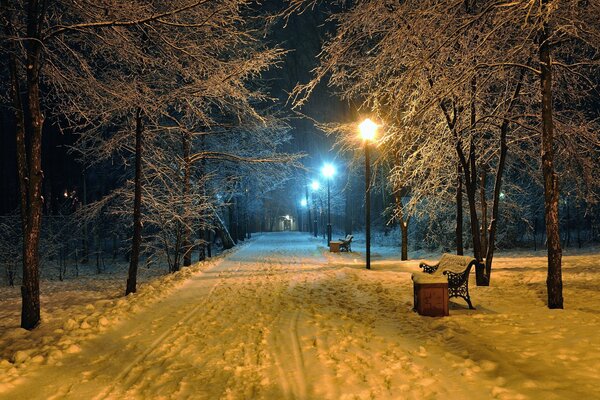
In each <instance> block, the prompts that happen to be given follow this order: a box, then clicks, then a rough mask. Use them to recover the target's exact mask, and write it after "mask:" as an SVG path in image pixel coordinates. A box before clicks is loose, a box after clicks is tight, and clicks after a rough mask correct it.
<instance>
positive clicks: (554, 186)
mask: <svg viewBox="0 0 600 400" xmlns="http://www.w3.org/2000/svg"><path fill="white" fill-rule="evenodd" d="M550 3H551V0H542V6H543V8H544V10H543V11H544V15H545V11H546V10H547V9H548V8H549V5H550ZM550 34H551V33H550V27H549V25H548V23H547V22H544V23H543V26H542V29H541V30H540V48H539V52H540V64H541V65H540V67H541V74H540V84H541V95H542V115H541V117H542V148H541V156H542V173H543V178H544V211H545V219H546V235H547V240H548V276H547V279H546V286H547V288H548V308H563V294H562V271H561V263H562V249H561V246H560V230H559V219H558V196H559V189H558V177H557V175H556V173H555V172H554V125H553V121H552V118H553V115H552V114H553V111H552V100H553V98H552V96H553V95H552V58H551V47H550V46H551V45H550V43H549V38H550Z"/></svg>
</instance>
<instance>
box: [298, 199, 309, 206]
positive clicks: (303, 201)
mask: <svg viewBox="0 0 600 400" xmlns="http://www.w3.org/2000/svg"><path fill="white" fill-rule="evenodd" d="M307 204H308V202H307V201H306V199H302V200H300V205H301V206H302V207H306V205H307Z"/></svg>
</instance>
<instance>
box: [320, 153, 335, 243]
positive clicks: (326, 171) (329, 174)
mask: <svg viewBox="0 0 600 400" xmlns="http://www.w3.org/2000/svg"><path fill="white" fill-rule="evenodd" d="M321 173H322V174H323V176H324V177H325V179H326V180H327V246H328V247H329V244H330V243H331V191H330V188H329V186H330V182H331V178H333V175H335V167H334V166H333V165H332V164H330V163H327V164H325V165H324V166H323V168H322V169H321Z"/></svg>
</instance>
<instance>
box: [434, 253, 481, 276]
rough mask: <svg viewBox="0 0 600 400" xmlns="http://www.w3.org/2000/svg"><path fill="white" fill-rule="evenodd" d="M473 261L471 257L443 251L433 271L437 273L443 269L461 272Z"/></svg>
mask: <svg viewBox="0 0 600 400" xmlns="http://www.w3.org/2000/svg"><path fill="white" fill-rule="evenodd" d="M474 261H475V259H474V258H473V257H468V256H457V255H455V254H450V253H444V254H442V258H441V259H440V264H439V266H438V269H437V271H435V272H436V273H438V274H439V273H442V272H444V271H451V272H456V273H461V272H463V271H464V270H466V269H467V268H468V267H469V265H470V264H471V263H472V262H474Z"/></svg>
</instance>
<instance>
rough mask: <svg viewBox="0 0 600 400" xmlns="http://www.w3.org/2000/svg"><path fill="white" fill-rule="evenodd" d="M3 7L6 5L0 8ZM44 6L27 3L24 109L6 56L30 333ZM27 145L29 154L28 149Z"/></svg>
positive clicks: (24, 322)
mask: <svg viewBox="0 0 600 400" xmlns="http://www.w3.org/2000/svg"><path fill="white" fill-rule="evenodd" d="M2 5H3V6H5V4H4V3H3V4H2ZM45 7H46V4H45V2H42V3H41V4H40V2H38V1H31V2H29V7H28V15H27V37H28V38H29V40H27V41H26V44H25V46H26V57H27V58H26V61H25V62H26V66H27V68H26V70H27V72H26V83H27V100H28V102H27V103H28V107H27V109H25V108H24V107H23V102H22V99H21V84H20V78H19V73H18V70H17V62H16V58H15V57H16V54H17V53H16V49H15V47H14V45H12V44H11V45H9V46H12V48H11V50H12V51H11V52H10V55H9V73H10V80H11V87H10V93H11V97H12V102H13V106H14V113H15V120H16V144H17V174H18V180H19V194H20V206H21V226H22V231H23V284H22V286H21V297H22V308H21V327H22V328H24V329H28V330H31V329H33V328H35V327H36V326H37V325H38V324H39V322H40V278H39V241H40V231H41V222H42V165H41V164H42V128H43V125H44V117H43V115H42V110H41V103H40V78H39V75H40V70H41V63H42V61H41V60H42V43H41V41H40V37H41V30H42V25H43V23H44V18H45ZM11 23H12V18H11V16H10V15H8V14H7V25H6V26H5V30H6V32H7V33H8V34H9V36H15V35H12V33H14V32H11V31H14V29H13V27H12V25H11ZM26 121H27V122H28V123H29V124H30V129H31V137H30V138H29V143H27V141H26V139H25V134H26V133H25V129H26V128H25V122H26ZM27 144H29V151H28V149H27Z"/></svg>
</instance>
